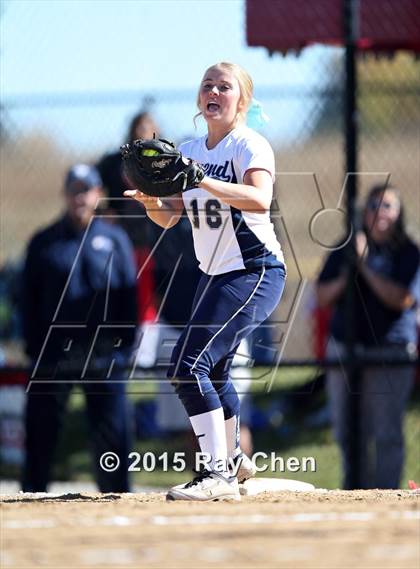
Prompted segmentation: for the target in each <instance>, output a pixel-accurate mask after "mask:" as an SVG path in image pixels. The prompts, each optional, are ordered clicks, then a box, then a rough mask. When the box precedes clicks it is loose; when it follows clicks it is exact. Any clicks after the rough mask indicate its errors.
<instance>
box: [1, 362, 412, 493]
mask: <svg viewBox="0 0 420 569" xmlns="http://www.w3.org/2000/svg"><path fill="white" fill-rule="evenodd" d="M266 371H267V373H271V371H269V370H263V369H262V368H260V369H257V370H254V373H255V375H257V376H258V377H259V376H263V380H261V379H259V380H255V381H254V382H253V384H252V392H253V401H254V402H255V405H256V406H257V407H259V408H260V409H264V408H267V407H268V406H269V405H270V403H271V402H272V401H273V400H275V399H276V398H279V397H280V396H281V395H282V393H283V394H284V392H285V390H290V389H291V388H293V389H294V390H298V389H299V385H302V384H304V383H305V382H306V381H308V379H311V378H312V377H314V370H313V369H311V368H295V369H291V370H290V369H289V370H279V371H278V372H277V375H276V377H275V378H274V382H273V384H274V385H273V387H274V388H273V391H271V392H269V393H267V389H266V378H267V375H266V376H265V377H264V373H265V372H266ZM133 391H137V392H138V391H141V394H139V393H131V394H130V398H131V399H132V400H133V401H138V400H139V399H141V400H144V399H149V398H150V397H153V394H154V392H155V386H154V385H153V384H152V383H148V384H147V386H146V389H143V387H142V389H137V390H134V389H130V392H133ZM319 397H321V398H322V393H321V395H319V394H314V396H313V398H314V403H316V401H317V398H319ZM318 401H319V399H318ZM311 402H312V401H311ZM303 419H304V416H303V415H301V414H299V412H298V413H297V414H296V413H295V414H294V415H293V416H292V417H289V418H288V417H287V416H286V418H284V417H283V422H281V421H280V423H279V424H277V423H276V422H275V421H274V424H273V425H272V427H270V428H268V429H265V430H264V431H262V430H257V431H255V432H254V433H253V435H254V451H255V452H256V451H263V452H266V453H267V454H270V453H271V452H274V453H275V455H276V456H281V457H283V459H284V460H287V458H288V457H297V458H299V459H301V458H302V457H314V458H315V460H316V472H310V471H308V472H295V473H293V472H287V471H286V472H277V473H275V474H273V473H272V472H266V473H261V474H259V476H271V477H273V476H279V477H282V478H292V479H295V480H302V481H305V482H310V483H312V484H314V485H315V486H316V487H320V488H330V489H331V488H339V487H340V484H341V464H340V455H339V450H338V448H337V445H336V444H335V442H334V440H333V437H332V434H331V430H330V428H311V429H308V428H307V427H303V425H302V423H303ZM405 440H406V462H405V468H404V473H403V477H402V481H401V487H402V488H407V481H408V480H409V479H413V480H416V481H417V482H420V461H419V450H420V448H419V447H420V443H419V441H420V388H419V387H417V390H416V392H415V393H414V394H413V396H412V398H411V401H410V404H409V406H408V410H407V413H406V417H405ZM188 447H190V448H191V444H190V441H187V440H186V437H185V435H178V436H171V437H170V438H169V439H162V438H150V439H145V440H140V441H136V442H135V445H134V448H133V451H136V452H138V453H140V454H144V453H145V452H147V451H151V452H153V453H154V454H155V456H159V455H161V454H162V453H163V452H168V454H169V457H171V456H173V453H174V452H185V451H186V450H187V448H188ZM91 461H92V459H91V455H90V452H89V435H88V424H87V419H86V415H85V412H84V397H83V395H82V394H81V393H78V392H75V393H73V394H72V397H71V398H70V402H69V408H68V413H67V415H66V418H65V421H64V426H63V432H62V436H61V440H60V444H59V448H58V452H57V460H56V464H55V467H54V479H55V480H92V470H93V469H92V462H91ZM190 464H192V461H190ZM259 464H262V462H259ZM2 474H3V475H9V476H10V474H13V473H10V472H6V473H5V472H3V473H2ZM188 477H189V473H188V472H181V473H177V472H175V471H173V470H172V469H169V471H168V472H163V471H162V470H160V469H157V470H155V471H154V472H134V473H132V482H133V483H135V484H139V485H147V486H155V487H167V486H170V485H173V484H178V483H181V482H183V481H185V480H186V479H188Z"/></svg>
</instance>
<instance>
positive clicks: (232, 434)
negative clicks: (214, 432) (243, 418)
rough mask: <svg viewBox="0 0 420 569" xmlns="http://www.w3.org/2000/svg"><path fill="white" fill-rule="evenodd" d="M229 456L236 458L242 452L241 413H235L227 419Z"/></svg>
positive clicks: (226, 430)
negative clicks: (240, 435) (240, 434)
mask: <svg viewBox="0 0 420 569" xmlns="http://www.w3.org/2000/svg"><path fill="white" fill-rule="evenodd" d="M225 432H226V444H227V454H228V458H235V457H236V456H238V454H240V453H241V447H240V441H239V415H233V417H231V418H230V419H226V421H225Z"/></svg>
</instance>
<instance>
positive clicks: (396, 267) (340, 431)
mask: <svg viewBox="0 0 420 569" xmlns="http://www.w3.org/2000/svg"><path fill="white" fill-rule="evenodd" d="M347 253H348V251H347V247H346V246H344V247H338V248H336V249H335V250H333V251H332V252H331V253H330V254H329V256H328V257H327V259H326V262H325V264H324V266H323V268H322V270H321V273H320V275H319V277H318V281H317V299H318V304H319V306H320V307H331V310H332V319H331V325H330V340H329V343H328V346H327V357H328V358H330V359H332V360H337V359H341V358H342V357H344V355H345V341H346V328H347V322H346V319H347V311H346V299H345V291H346V287H347V283H348V279H349V278H355V298H354V302H355V306H354V310H353V314H354V326H355V328H354V337H355V340H356V356H358V355H359V354H360V355H361V356H362V357H363V358H368V359H371V360H372V361H373V362H374V363H375V364H378V365H370V366H365V367H364V368H363V371H362V377H361V393H360V407H359V409H360V414H359V420H360V425H359V432H360V434H361V447H360V448H359V453H360V454H359V457H360V472H359V480H360V482H361V487H362V488H398V487H399V484H400V478H401V472H402V467H403V463H404V440H403V417H404V410H405V407H406V404H407V401H408V398H409V395H410V391H411V388H412V385H413V381H414V367H413V366H410V365H403V362H404V361H405V362H407V360H408V361H410V360H411V359H415V357H416V343H417V329H416V310H417V307H418V304H419V299H420V272H419V258H420V256H419V249H418V247H417V245H416V244H415V243H414V241H413V240H412V239H411V238H410V237H409V236H408V235H407V232H406V227H405V221H404V208H403V204H402V201H401V196H400V192H399V190H398V189H397V188H395V187H389V186H384V185H377V186H374V187H373V188H372V189H371V190H370V192H369V194H368V197H367V200H366V203H365V206H364V208H363V212H362V230H361V231H358V232H357V234H356V254H357V272H356V275H354V274H350V271H349V268H348V261H347V259H348V254H347ZM396 362H401V365H396ZM391 363H392V365H390V364H391ZM327 393H328V397H329V401H330V406H331V415H332V417H331V418H332V424H333V429H334V433H335V436H336V439H337V442H338V443H339V445H340V449H341V454H342V459H343V469H344V482H343V486H344V488H350V486H351V482H350V479H349V472H350V466H351V464H350V460H351V455H350V436H351V433H350V432H349V424H348V421H347V419H346V417H347V412H348V410H349V408H350V405H351V393H350V388H349V383H348V381H347V378H346V377H345V372H344V370H343V368H332V369H330V370H329V372H328V378H327Z"/></svg>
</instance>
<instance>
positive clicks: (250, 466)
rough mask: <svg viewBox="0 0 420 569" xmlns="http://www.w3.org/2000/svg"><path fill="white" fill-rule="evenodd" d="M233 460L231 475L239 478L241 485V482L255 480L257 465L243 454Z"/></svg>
mask: <svg viewBox="0 0 420 569" xmlns="http://www.w3.org/2000/svg"><path fill="white" fill-rule="evenodd" d="M231 460H232V466H231V473H232V475H235V476H236V477H237V479H238V482H239V484H241V482H245V480H248V478H253V477H254V476H255V475H256V473H257V469H256V467H255V464H254V463H253V462H252V460H251V459H250V458H248V457H247V455H246V454H244V453H243V452H241V454H238V456H235V458H233V459H231Z"/></svg>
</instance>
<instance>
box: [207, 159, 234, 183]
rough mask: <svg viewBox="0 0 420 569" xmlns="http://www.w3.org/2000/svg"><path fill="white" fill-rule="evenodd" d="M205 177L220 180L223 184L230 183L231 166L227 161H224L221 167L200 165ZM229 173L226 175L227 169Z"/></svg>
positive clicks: (217, 165)
mask: <svg viewBox="0 0 420 569" xmlns="http://www.w3.org/2000/svg"><path fill="white" fill-rule="evenodd" d="M202 166H203V168H204V172H205V174H206V176H210V178H216V179H217V180H222V181H223V182H231V181H232V180H233V172H232V165H231V162H230V161H229V160H226V161H225V163H224V164H223V166H221V165H220V164H209V163H207V164H202ZM229 166H230V168H229V170H230V173H229V174H228V171H227V170H228V167H229Z"/></svg>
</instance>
